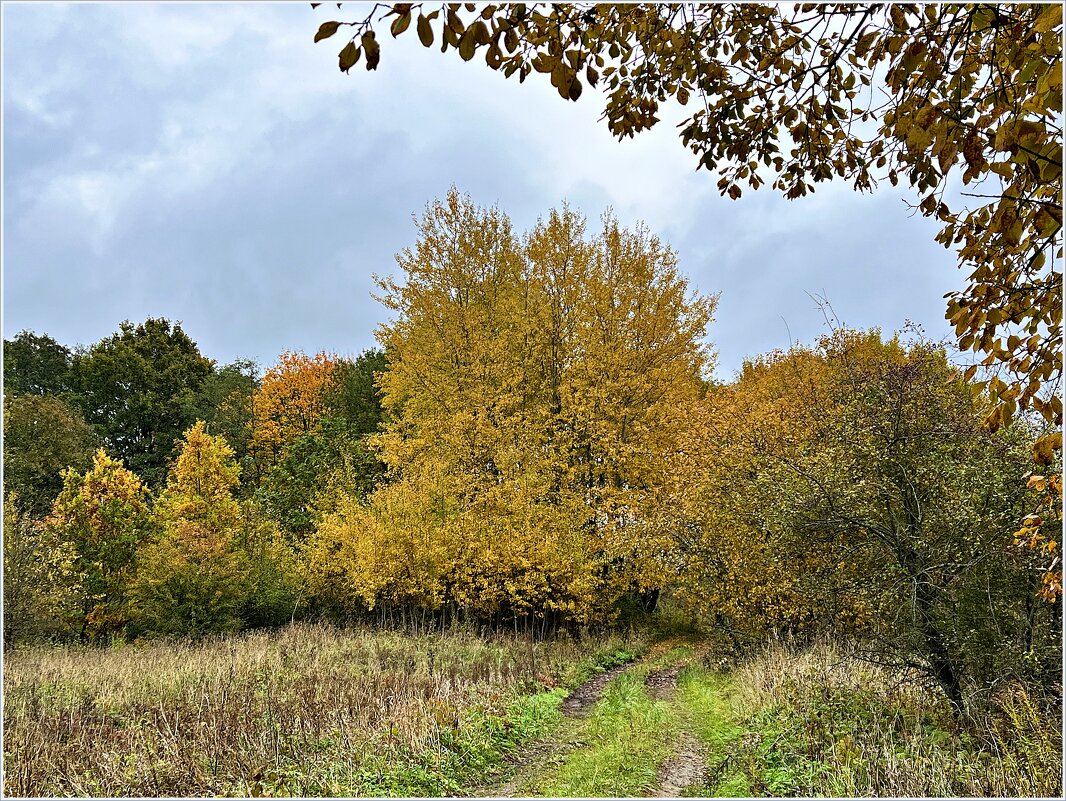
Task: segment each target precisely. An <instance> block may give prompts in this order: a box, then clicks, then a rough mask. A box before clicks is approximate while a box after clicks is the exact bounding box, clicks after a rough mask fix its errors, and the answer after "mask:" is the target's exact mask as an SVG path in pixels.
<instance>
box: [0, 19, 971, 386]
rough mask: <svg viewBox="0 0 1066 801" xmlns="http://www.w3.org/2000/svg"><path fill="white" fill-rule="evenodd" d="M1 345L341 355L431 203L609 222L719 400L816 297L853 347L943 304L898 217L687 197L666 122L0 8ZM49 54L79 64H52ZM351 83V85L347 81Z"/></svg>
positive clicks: (357, 337) (305, 27)
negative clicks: (155, 332) (664, 277)
mask: <svg viewBox="0 0 1066 801" xmlns="http://www.w3.org/2000/svg"><path fill="white" fill-rule="evenodd" d="M3 14H4V18H3V22H4V25H3V29H4V34H3V35H4V42H3V44H4V59H5V63H4V76H3V81H4V86H3V88H4V109H3V110H4V164H5V183H4V187H3V191H4V201H5V202H4V234H5V238H4V254H3V256H4V334H5V336H11V335H13V334H14V333H15V332H16V331H18V330H20V329H22V328H32V329H35V330H38V331H47V332H48V333H50V334H52V335H53V336H55V337H56V338H57V339H59V340H60V341H63V342H67V343H76V342H81V343H89V342H92V341H95V340H96V339H99V338H100V337H102V336H105V335H107V334H108V333H110V332H111V331H113V330H115V328H116V327H117V323H118V322H119V321H120V320H122V319H126V318H128V319H131V320H139V319H143V318H144V317H147V316H149V315H165V316H167V317H170V318H172V319H180V320H182V321H183V322H184V324H185V327H186V330H187V331H188V332H189V333H190V335H192V336H193V337H194V338H195V339H196V340H197V341H198V342H199V343H200V345H201V348H202V349H203V350H204V352H205V353H207V354H208V355H210V356H212V357H214V358H216V359H219V360H220V361H228V360H231V359H233V358H235V357H237V356H247V357H252V358H256V359H257V360H259V361H260V362H261V363H262V364H270V363H272V362H273V360H274V359H275V358H276V356H277V354H278V353H279V352H280V351H281V350H283V349H297V348H299V349H304V350H307V351H315V350H319V349H328V350H336V351H340V352H346V353H353V352H357V351H359V350H361V349H362V348H364V347H367V346H369V345H370V344H372V341H373V330H374V328H375V326H376V325H377V324H378V323H379V322H381V321H382V320H383V319H384V317H385V310H384V309H382V308H381V307H380V306H379V305H378V304H377V303H376V302H375V301H374V300H373V299H372V298H371V297H370V291H371V290H372V281H371V277H370V276H371V273H374V272H378V273H387V272H389V271H391V270H392V269H393V267H394V261H393V254H394V253H396V252H397V251H399V250H400V249H401V248H403V247H405V246H407V245H409V244H411V242H412V239H413V236H414V229H413V226H412V224H411V215H412V213H418V212H420V211H421V210H422V208H423V207H424V206H425V204H426V203H427V202H428V201H429V200H431V199H432V198H434V197H437V196H440V195H441V194H443V193H444V192H445V191H446V190H447V188H448V186H449V185H451V184H455V185H457V186H458V187H459V188H460V189H462V190H463V191H466V192H469V193H470V194H471V195H472V197H473V198H474V200H475V201H476V202H478V203H484V204H491V203H499V205H500V206H501V208H503V209H504V210H505V211H507V212H508V213H509V214H510V215H511V216H512V218H513V219H514V221H515V223H516V226H518V227H520V228H523V227H527V226H529V225H530V224H532V222H533V221H534V220H535V219H536V217H537V216H538V215H540V214H543V213H544V212H545V211H547V210H548V209H549V208H551V207H552V206H554V205H556V204H558V203H559V202H560V201H561V200H563V199H566V200H568V201H569V202H570V203H571V204H572V205H573V206H574V207H575V208H578V209H580V210H581V211H582V212H584V213H585V214H586V215H587V216H588V217H589V218H590V220H595V219H596V218H597V217H598V216H599V215H600V214H601V213H602V212H603V210H604V209H605V208H606V207H607V206H611V207H613V208H614V210H615V212H616V213H617V215H618V216H619V218H620V219H621V220H622V221H623V222H624V223H627V224H632V223H634V222H636V221H637V220H643V221H645V222H646V223H647V224H648V225H649V226H650V227H651V228H652V230H654V231H656V232H657V233H659V234H660V235H661V236H662V237H663V238H664V239H665V240H666V241H668V242H670V243H671V244H672V245H673V246H674V247H676V248H677V249H678V251H679V253H680V256H681V262H682V266H683V268H684V269H685V270H686V271H687V272H688V274H689V275H690V276H691V278H692V282H693V284H694V286H695V287H696V288H698V289H699V290H700V291H702V292H706V293H710V292H718V291H721V292H722V300H721V304H720V306H719V312H718V316H717V322H716V323H715V324H714V326H713V328H712V330H711V331H710V338H711V340H713V341H714V343H715V344H716V347H717V349H718V351H719V353H720V369H719V375H720V377H723V378H726V377H728V376H729V375H730V374H731V373H732V372H733V371H734V370H736V369H738V368H739V366H740V364H741V362H742V360H743V359H744V358H746V357H750V356H752V355H755V354H756V353H758V352H761V351H764V350H767V349H770V348H774V347H783V346H787V344H788V335H787V333H786V328H785V324H784V323H783V322H782V318H784V320H785V321H786V322H787V324H788V327H789V329H791V335H792V337H793V338H794V339H795V340H799V341H810V340H811V339H813V337H815V336H816V335H817V334H818V333H821V332H822V330H824V329H823V325H822V322H821V316H820V313H819V312H818V311H817V309H816V308H815V307H814V304H813V303H812V302H811V301H810V299H809V298H808V296H807V295H806V294H804V293H805V292H818V293H820V292H823V291H824V292H825V293H826V294H827V295H828V296H829V298H830V299H831V300H832V301H833V303H834V305H835V307H836V309H837V311H838V312H839V313H840V315H841V317H842V318H843V319H844V320H845V321H846V322H848V323H849V324H852V325H858V326H873V325H877V326H881V327H883V328H884V329H886V330H891V329H894V328H897V327H899V326H901V325H902V324H903V322H904V320H905V319H907V318H909V319H912V320H915V321H917V322H920V323H923V324H925V325H926V327H927V328H928V329H929V330H930V333H932V334H934V335H937V336H939V335H940V334H942V333H944V332H946V330H947V329H946V325H945V324H944V322H943V319H942V318H943V308H944V306H943V299H942V295H943V293H944V292H946V291H948V290H949V289H951V288H952V287H954V286H957V285H959V284H961V280H962V277H961V275H960V274H959V273H958V272H957V271H956V270H955V269H954V266H953V265H954V257H953V255H952V254H951V253H950V252H948V251H945V250H943V249H941V248H940V247H939V246H938V245H936V244H935V243H934V242H933V240H932V238H933V234H934V231H935V226H934V225H932V224H930V223H929V222H928V221H925V220H922V219H920V218H915V219H908V216H907V215H908V212H907V211H906V209H905V208H904V206H903V204H902V202H901V199H900V198H901V194H900V193H899V192H896V191H882V192H879V193H877V194H875V195H873V196H865V197H861V196H858V195H855V194H854V193H852V192H851V191H850V190H848V189H847V187H838V186H833V187H828V188H827V189H826V190H824V191H823V190H820V191H819V192H818V194H817V195H815V196H814V197H811V198H806V199H803V200H800V201H795V202H787V201H785V200H783V199H782V198H780V197H778V196H776V195H774V194H772V193H771V192H769V191H767V190H763V191H760V192H758V193H755V194H751V195H745V196H744V197H743V198H742V199H741V200H740V201H737V202H732V201H727V200H724V199H722V198H720V197H719V196H718V195H717V193H716V191H715V188H714V183H715V181H714V179H713V177H712V176H710V175H709V174H707V173H706V172H699V173H697V172H695V171H694V169H693V167H694V164H695V160H694V157H693V156H692V155H691V154H690V153H688V152H687V151H686V150H685V149H684V148H683V147H682V146H681V144H680V141H679V140H678V139H677V137H676V129H675V128H674V124H675V123H676V122H677V121H678V120H679V119H680V118H681V115H680V112H679V111H677V112H672V113H671V115H668V118H666V119H664V121H663V122H662V123H661V124H660V125H659V126H657V127H656V128H655V129H653V130H652V131H650V132H647V133H645V134H642V135H640V136H638V137H637V138H636V139H634V140H632V141H626V142H622V143H619V142H615V141H614V140H613V139H612V138H611V136H610V134H609V133H608V132H607V130H606V128H605V127H604V126H603V125H602V123H599V122H598V120H597V117H598V116H599V113H600V110H601V108H602V104H600V105H597V103H596V102H595V99H594V97H593V96H592V95H591V94H589V95H588V96H587V97H585V98H583V99H582V101H581V102H579V103H577V104H564V103H563V102H561V101H560V100H559V99H558V97H557V96H555V93H554V90H552V89H551V87H550V86H547V85H546V83H541V82H536V81H529V82H527V83H526V84H525V85H523V86H522V87H519V86H518V85H517V81H514V80H512V81H505V80H503V79H502V77H501V76H499V75H496V74H494V73H491V72H489V71H488V70H486V69H485V68H484V67H483V66H481V65H476V64H463V63H462V62H460V61H459V60H458V59H456V58H452V57H451V56H452V55H453V54H449V56H445V57H442V56H440V54H439V53H427V52H424V51H423V50H422V49H421V47H420V46H419V45H418V44H417V41H416V40H415V39H414V37H405V39H402V40H400V41H397V42H389V43H388V46H387V47H386V48H385V50H384V57H383V61H382V65H381V69H380V70H379V72H378V74H372V75H367V74H365V72H362V71H361V68H357V70H354V71H353V74H352V75H350V76H345V75H341V74H339V73H338V72H337V70H336V62H335V52H336V49H337V48H336V47H333V46H332V43H331V42H327V43H325V44H320V45H314V44H312V43H311V36H312V34H313V32H314V30H315V29H316V27H317V23H318V21H319V19H318V16H316V15H315V14H313V13H311V12H310V11H309V9H308V8H307V6H306V5H304V4H300V5H296V6H286V5H283V6H277V5H270V6H255V5H245V4H242V5H200V4H189V5H180V4H179V5H157V6H152V5H147V6H145V5H139V4H137V5H135V4H131V5H117V4H116V5H71V6H52V5H45V4H29V5H18V6H12V5H5V6H4V11H3ZM71 42H77V43H78V46H77V47H72V46H71V45H70V43H71ZM356 72H359V74H355V73H356Z"/></svg>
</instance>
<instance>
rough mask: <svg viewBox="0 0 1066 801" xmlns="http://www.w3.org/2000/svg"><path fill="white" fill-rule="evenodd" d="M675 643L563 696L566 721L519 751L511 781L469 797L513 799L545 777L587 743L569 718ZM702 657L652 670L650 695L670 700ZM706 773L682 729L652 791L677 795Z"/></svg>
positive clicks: (581, 715)
mask: <svg viewBox="0 0 1066 801" xmlns="http://www.w3.org/2000/svg"><path fill="white" fill-rule="evenodd" d="M675 644H676V643H674V642H672V641H671V642H662V643H658V644H657V645H656V646H655V647H653V648H652V649H651V650H650V651H649V652H648V653H646V654H645V655H644V656H643V658H641V659H639V660H635V661H631V662H627V663H624V664H622V665H617V666H615V667H613V668H610V669H609V670H606V671H604V672H603V673H600V674H598V675H596V676H594V677H593V678H591V679H589V680H588V681H587V682H585V683H584V684H582V685H581V686H580V687H578V688H577V689H576V690H574V691H573V692H572V693H570V695H568V696H567V697H566V698H565V699H563V702H562V705H561V707H560V709H561V711H562V713H563V715H564V718H565V720H564V723H563V725H562V726H560V727H559V728H558V729H557V730H556V731H555V732H554V733H553V734H552V735H551V739H545V740H539V741H537V742H533V743H530V744H528V745H527V746H525V747H524V748H521V749H519V750H518V752H517V753H516V754H515V755H513V756H512V757H511V759H510V760H509V762H508V767H507V769H506V773H507V774H508V775H509V776H510V778H509V779H507V780H506V781H504V782H503V783H502V784H494V785H482V786H480V787H476V788H471V789H470V791H469V795H470V796H475V797H483V798H513V797H515V796H516V795H518V793H519V792H520V791H522V789H523V788H524V787H527V786H528V785H530V783H531V781H535V779H536V777H538V776H543V775H544V774H546V773H549V772H550V771H551V770H552V769H554V768H556V767H558V766H559V765H561V764H563V763H564V762H565V761H566V759H567V758H568V756H569V755H570V754H571V752H572V751H574V750H575V749H578V748H581V747H584V746H586V745H587V744H586V742H585V741H584V740H583V739H582V733H581V732H582V729H581V727H580V726H577V725H567V721H574V722H575V723H576V721H577V720H579V719H581V718H584V717H586V716H587V715H588V714H589V713H590V712H591V710H592V708H593V707H594V706H595V705H596V702H597V701H599V700H600V697H601V696H602V695H603V691H604V689H605V688H606V687H607V685H608V684H609V683H610V682H611V681H612V680H613V679H614V678H616V677H617V676H619V675H620V674H622V673H625V672H626V671H629V670H634V669H639V668H640V667H641V666H642V665H647V664H649V663H650V664H655V663H656V662H657V661H659V660H660V659H661V658H662V657H663V656H664V655H666V654H667V653H669V651H670V650H671V649H672V648H673V647H674V645H675ZM699 655H700V654H699V653H693V654H690V655H689V656H687V657H686V658H684V659H682V660H680V661H678V662H676V663H675V664H672V665H669V666H668V667H663V668H659V669H656V670H653V671H651V672H649V673H648V674H647V676H646V677H645V685H646V687H647V693H648V695H649V696H650V697H651V698H653V699H654V700H657V701H668V700H669V699H670V698H672V697H673V695H674V693H675V692H676V691H677V679H678V675H679V674H680V672H681V671H682V670H683V669H684V668H685V666H686V665H688V664H690V663H691V662H693V661H695V660H696V659H697V658H699ZM706 773H707V761H706V757H705V755H704V753H703V751H702V749H701V747H700V744H699V742H698V741H697V740H696V738H695V737H694V736H693V735H692V734H691V733H690V732H684V733H683V734H682V736H681V737H680V738H679V739H678V742H677V744H676V747H675V750H674V755H673V756H671V757H670V758H669V759H667V760H666V762H665V763H664V764H663V765H662V767H661V768H660V770H659V775H658V780H657V782H656V789H655V790H654V791H653V792H651V793H649V795H651V796H655V797H676V796H677V795H679V793H680V792H681V791H682V790H684V789H685V788H686V787H689V786H692V785H695V784H697V783H698V782H700V781H701V780H702V779H703V778H705V776H706Z"/></svg>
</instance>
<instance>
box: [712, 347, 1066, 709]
mask: <svg viewBox="0 0 1066 801" xmlns="http://www.w3.org/2000/svg"><path fill="white" fill-rule="evenodd" d="M989 405H990V400H989V399H988V397H987V395H984V396H982V395H981V394H980V393H977V392H974V391H973V387H971V386H970V385H968V384H967V382H966V381H965V380H964V379H963V378H962V376H961V375H960V373H959V372H958V371H957V370H955V369H953V368H952V367H951V366H950V365H949V364H948V362H947V360H946V358H945V355H944V352H943V351H942V350H941V349H939V348H936V347H932V346H928V345H925V344H923V343H920V342H919V343H914V344H912V345H910V346H909V347H908V346H905V345H903V344H902V343H901V342H899V340H898V339H895V340H892V341H889V342H887V343H886V342H882V341H881V339H880V337H879V336H878V335H877V333H876V332H874V333H869V334H865V333H862V332H848V331H841V332H837V333H835V334H834V335H833V336H830V337H827V338H825V339H824V340H823V341H822V342H821V343H820V345H819V347H818V348H817V350H814V351H810V350H806V349H798V348H797V349H794V350H793V351H790V352H789V353H787V354H776V355H771V356H770V357H767V358H764V359H761V360H758V361H757V362H755V363H751V364H748V365H746V366H745V370H744V373H743V374H742V376H741V378H740V380H739V381H738V382H737V383H736V384H735V385H734V386H732V387H726V388H723V389H722V390H720V391H718V392H715V393H713V394H712V396H711V404H710V406H709V410H708V411H709V414H708V416H707V417H706V419H705V421H704V425H705V426H706V428H705V429H704V430H705V432H706V434H705V437H706V438H707V441H706V443H705V445H704V447H703V449H702V454H703V455H702V456H701V457H700V458H699V460H698V461H699V462H700V463H701V464H702V466H703V469H702V471H701V472H702V473H703V475H704V476H706V478H705V479H704V482H703V484H702V486H701V487H700V489H699V491H698V493H697V495H698V498H699V500H698V501H697V504H698V506H699V507H702V514H701V513H699V512H697V513H696V514H695V515H694V517H695V519H696V520H697V521H698V522H699V523H700V528H701V532H702V533H701V536H702V541H701V542H700V543H699V544H698V545H696V547H695V549H694V551H695V553H694V555H693V559H692V564H691V567H692V575H691V578H692V579H693V580H694V581H695V586H693V587H692V588H691V590H692V592H691V598H692V600H693V601H696V602H697V603H700V602H702V603H704V604H706V605H707V606H706V607H705V609H706V610H707V611H709V612H711V613H712V614H713V615H718V616H720V618H724V619H725V620H724V622H725V623H727V624H728V625H730V626H731V627H732V628H733V629H734V631H747V632H749V633H751V634H752V635H754V636H759V635H760V634H761V633H762V631H764V630H765V628H767V627H776V628H784V629H790V630H792V631H817V630H825V629H826V628H829V629H831V630H833V631H834V632H835V633H837V634H845V635H851V636H853V637H857V638H858V639H859V641H860V643H862V645H863V647H864V649H865V651H866V653H867V654H868V655H870V656H872V657H873V658H875V659H877V660H878V661H885V660H888V661H890V662H892V663H893V664H896V665H898V666H904V667H908V668H911V669H917V670H920V671H921V672H923V673H924V674H925V675H926V676H927V677H929V678H930V679H931V680H933V681H935V682H936V683H937V684H938V685H939V686H940V687H941V688H942V689H943V691H944V692H945V694H946V695H947V697H948V698H949V699H950V700H951V702H952V703H953V704H954V705H955V706H956V707H957V708H960V709H961V708H962V707H963V705H964V695H965V693H968V692H973V693H976V692H978V691H980V690H981V688H982V687H987V686H989V683H990V682H993V681H994V680H999V679H1002V678H1003V677H1004V676H1008V675H1011V674H1014V675H1019V674H1020V675H1027V674H1030V673H1031V671H1032V670H1033V669H1034V667H1036V666H1039V669H1038V671H1037V672H1039V673H1040V674H1041V675H1040V678H1042V679H1045V680H1046V678H1047V670H1048V668H1049V666H1052V665H1056V664H1057V665H1059V666H1061V649H1060V648H1059V647H1058V646H1057V642H1058V640H1059V638H1060V636H1061V632H1060V631H1059V630H1058V628H1057V623H1056V618H1057V617H1058V615H1057V613H1056V610H1055V609H1053V608H1045V609H1040V608H1037V605H1036V604H1035V599H1034V596H1035V593H1036V590H1037V588H1038V587H1039V584H1040V576H1041V571H1040V570H1039V568H1038V565H1036V564H1035V563H1034V560H1033V558H1032V555H1031V554H1027V553H1025V552H1021V551H1018V550H1017V549H1015V548H1014V547H1013V543H1012V538H1011V537H1010V536H1009V535H1008V534H1007V531H1009V526H1010V522H1011V521H1012V520H1013V519H1015V518H1016V516H1017V515H1018V514H1019V511H1020V510H1021V509H1023V508H1024V506H1025V503H1026V501H1027V499H1026V497H1025V495H1026V490H1025V486H1024V481H1022V479H1021V477H1022V475H1023V474H1024V472H1025V471H1026V469H1027V462H1028V450H1029V445H1030V443H1031V441H1032V432H1031V431H1029V430H1027V428H1026V426H1025V425H1024V424H1023V423H1015V424H1013V425H1011V426H1009V427H1007V428H1003V429H1000V430H999V431H997V432H991V431H989V430H988V429H987V428H986V427H984V426H983V420H984V417H985V415H986V414H987V408H988V406H989ZM701 588H702V597H701V594H700V592H699V591H700V589H701Z"/></svg>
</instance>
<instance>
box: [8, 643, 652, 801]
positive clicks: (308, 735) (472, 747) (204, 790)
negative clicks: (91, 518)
mask: <svg viewBox="0 0 1066 801" xmlns="http://www.w3.org/2000/svg"><path fill="white" fill-rule="evenodd" d="M638 645H639V642H638V643H637V644H633V643H630V645H629V648H630V649H632V648H636V647H638ZM633 653H634V651H632V650H627V649H626V648H625V647H623V642H622V640H621V639H620V638H618V637H617V636H613V635H609V636H604V637H599V638H592V639H585V640H580V641H574V640H571V639H569V638H564V639H556V640H549V641H544V642H534V641H533V640H531V639H529V638H525V637H518V638H516V637H513V636H511V637H504V636H501V637H498V638H491V639H488V640H482V639H480V638H478V637H476V636H474V635H472V634H466V633H462V632H459V633H447V634H440V633H437V634H423V635H414V634H402V633H399V632H395V631H372V630H367V629H336V628H333V627H331V626H326V625H314V624H296V625H293V626H290V627H287V628H285V629H281V630H279V631H276V632H272V633H263V632H249V633H244V634H240V635H236V636H229V637H220V638H209V639H206V640H204V641H201V642H198V643H193V642H188V641H187V642H178V641H174V642H166V641H156V642H150V643H146V644H134V645H122V646H120V647H114V648H110V649H107V648H104V649H101V648H84V647H77V646H66V647H56V648H51V647H34V648H25V649H18V650H16V651H14V652H12V653H10V654H9V655H8V656H7V657H6V658H5V664H4V698H5V704H4V735H5V736H4V752H5V753H4V792H5V794H6V795H18V796H117V795H133V796H168V795H169V796H173V795H177V796H182V795H192V796H212V795H238V796H258V795H330V796H345V795H442V794H452V793H454V792H456V791H457V790H458V789H459V788H460V786H461V784H462V783H463V782H464V781H468V780H470V779H471V778H472V777H475V776H477V775H479V774H480V772H483V771H484V770H485V768H486V767H487V766H488V765H490V764H492V763H494V762H497V761H499V759H500V758H501V756H502V754H503V753H504V752H506V751H508V750H510V749H513V748H514V746H515V744H516V743H518V742H520V741H523V740H526V739H529V738H530V737H532V736H535V735H537V734H539V733H542V732H543V731H545V730H546V729H547V727H548V726H549V725H550V724H551V723H552V722H553V721H554V720H555V719H556V717H557V716H558V715H559V712H558V707H559V702H560V700H561V697H562V695H563V694H564V692H565V689H563V688H566V687H571V686H574V685H575V684H577V683H580V682H581V681H582V680H583V679H584V678H586V677H587V676H588V675H590V674H591V673H592V672H594V670H595V669H596V667H600V666H603V665H605V664H611V663H612V662H614V661H617V660H620V659H626V658H629V657H630V656H632V655H633Z"/></svg>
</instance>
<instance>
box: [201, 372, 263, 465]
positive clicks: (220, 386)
mask: <svg viewBox="0 0 1066 801" xmlns="http://www.w3.org/2000/svg"><path fill="white" fill-rule="evenodd" d="M258 389H259V376H258V367H257V365H256V364H255V362H252V361H248V360H243V359H239V360H237V361H235V362H233V363H232V364H227V365H225V366H223V367H220V368H219V369H217V370H215V371H213V372H212V373H211V374H210V375H209V376H207V378H206V379H204V382H203V384H202V385H201V386H200V390H199V392H198V393H197V394H196V396H195V398H194V399H193V402H192V407H191V409H190V410H189V414H188V416H189V417H190V418H191V419H193V420H203V421H204V422H205V423H206V424H207V430H208V431H209V432H210V433H212V434H215V435H218V436H221V437H222V438H223V439H225V440H226V442H227V443H228V444H229V445H230V447H232V448H233V452H234V456H235V458H236V459H237V463H238V464H244V462H245V460H246V459H247V458H248V446H249V438H250V436H251V428H252V398H253V397H254V395H255V392H256V390H258ZM243 472H244V471H243V470H242V473H243Z"/></svg>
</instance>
